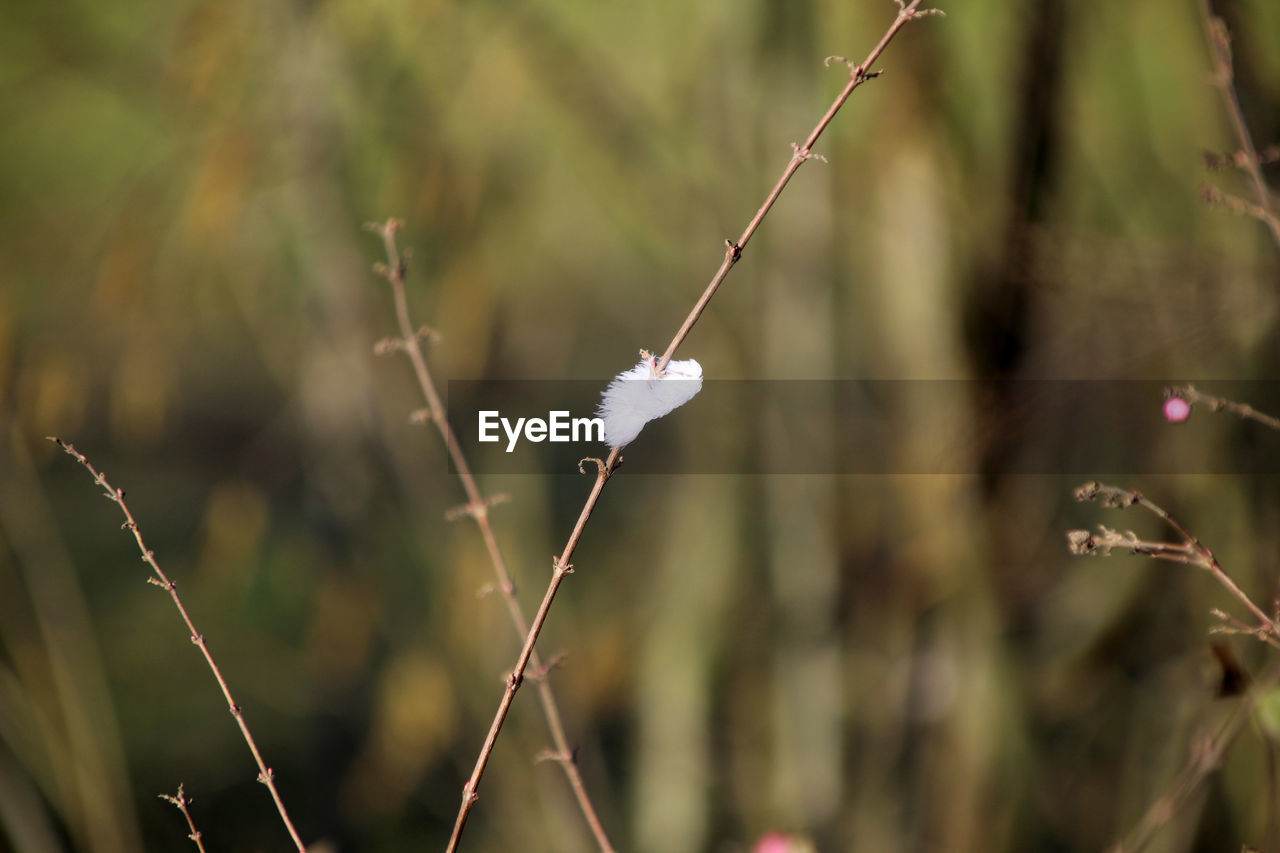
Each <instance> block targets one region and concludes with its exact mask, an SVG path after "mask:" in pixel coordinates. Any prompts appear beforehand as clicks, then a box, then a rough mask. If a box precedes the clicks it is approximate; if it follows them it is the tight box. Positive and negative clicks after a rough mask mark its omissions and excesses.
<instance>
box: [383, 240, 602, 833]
mask: <svg viewBox="0 0 1280 853" xmlns="http://www.w3.org/2000/svg"><path fill="white" fill-rule="evenodd" d="M366 227H367V228H368V229H369V230H370V231H373V232H375V233H377V234H378V235H379V236H381V237H382V241H383V245H384V247H385V249H386V252H387V263H386V265H385V266H384V265H379V268H378V272H379V273H381V274H382V275H383V277H384V278H386V279H387V281H388V282H390V284H391V292H392V296H393V298H394V299H395V308H396V320H397V322H398V323H399V325H400V338H399V339H398V340H397V341H396V342H395V344H396V348H397V349H403V350H404V351H405V353H406V354H407V355H408V356H409V361H410V362H412V364H413V372H414V374H415V375H416V376H417V378H418V385H419V386H420V387H421V389H422V394H423V396H424V397H426V399H427V412H426V416H427V417H428V418H429V419H430V420H431V422H432V423H434V424H435V425H436V428H437V429H438V430H439V432H440V438H441V439H442V440H443V441H444V444H445V447H446V448H447V449H448V451H449V456H450V458H452V460H453V464H454V467H455V468H456V469H457V471H458V479H459V480H461V481H462V489H463V491H464V492H466V495H467V503H466V504H465V505H464V506H463V507H462V510H461V513H462V514H465V515H470V516H471V517H472V518H474V519H475V522H476V526H477V527H479V528H480V536H481V538H482V539H484V546H485V550H487V551H488V552H489V561H490V562H491V563H492V564H493V572H494V575H495V576H496V577H497V581H498V584H497V590H498V593H499V594H500V595H501V596H502V600H503V601H504V602H505V603H506V605H507V613H508V614H509V615H510V616H511V624H512V625H513V626H514V627H515V630H516V633H517V634H518V635H519V637H521V638H523V637H525V636H526V635H527V634H528V633H529V622H528V620H527V619H526V618H525V615H524V610H523V609H522V608H521V607H520V602H519V601H518V600H517V599H516V585H515V582H514V581H513V580H512V578H511V573H510V571H508V570H507V561H506V559H505V558H504V557H503V555H502V549H501V548H500V547H499V546H498V539H497V537H496V536H495V535H494V533H493V525H492V524H491V523H490V521H489V507H490V506H492V505H493V503H494V502H495V499H493V498H489V499H486V498H484V497H482V496H481V494H480V489H479V487H478V486H477V485H476V480H475V477H474V476H472V474H471V467H470V465H468V464H467V457H466V454H464V453H463V452H462V447H461V445H460V444H459V443H458V438H457V436H456V435H455V434H454V432H453V428H452V427H451V426H450V425H449V418H448V413H447V412H446V411H445V407H444V404H443V403H442V402H441V400H440V394H439V391H438V390H437V388H436V383H435V380H434V379H433V377H432V375H431V370H430V369H429V368H428V367H427V360H426V358H425V357H424V356H423V354H422V346H421V339H422V337H423V335H422V334H421V333H420V332H416V331H415V330H414V328H413V323H412V322H411V321H410V318H409V305H408V301H407V299H406V298H405V287H404V277H405V273H406V271H407V264H406V262H405V259H404V257H403V256H402V255H401V253H400V251H399V249H398V248H397V247H396V232H397V231H398V230H399V229H400V227H401V223H400V222H399V221H397V220H395V219H390V220H388V221H387V222H386V223H385V224H378V223H370V224H369V225H367V226H366ZM530 663H532V665H533V668H534V671H535V672H537V673H538V675H539V677H538V679H537V684H538V699H539V701H540V702H541V703H542V710H543V714H544V715H545V716H546V718H547V727H548V728H549V729H550V730H551V741H552V743H553V744H554V746H555V749H554V751H549V753H550V756H549V757H551V758H553V759H554V760H555V761H556V763H558V764H559V765H560V767H561V768H562V769H563V770H564V774H565V776H566V778H567V779H568V781H569V787H570V788H572V789H573V796H574V798H575V799H577V801H578V807H579V808H580V809H582V814H583V816H584V817H585V818H586V819H587V825H588V826H589V827H590V828H591V834H592V835H594V836H595V839H596V845H597V846H598V847H599V848H600V850H601V851H602V853H612V851H613V846H612V845H611V844H610V843H609V836H608V835H607V834H606V833H605V831H604V826H603V825H602V824H601V823H600V818H599V816H597V814H596V810H595V806H593V805H592V803H591V797H590V796H589V795H588V794H587V788H586V785H584V784H583V782H582V774H581V773H580V772H579V771H578V764H577V761H576V760H575V758H574V754H573V750H572V749H571V748H570V746H569V741H568V738H567V737H566V736H565V731H564V722H563V721H562V719H561V717H560V707H559V705H557V704H556V698H555V694H554V693H553V692H552V690H551V683H550V680H549V679H548V678H547V675H548V668H547V667H546V666H544V665H543V663H542V661H541V660H539V658H538V655H537V653H536V652H535V653H534V654H533V655H531V657H530Z"/></svg>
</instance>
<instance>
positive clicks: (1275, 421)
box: [1165, 385, 1280, 432]
mask: <svg viewBox="0 0 1280 853" xmlns="http://www.w3.org/2000/svg"><path fill="white" fill-rule="evenodd" d="M1165 394H1166V395H1167V396H1170V397H1181V398H1182V399H1183V400H1186V401H1187V402H1188V403H1189V404H1191V405H1192V406H1196V405H1201V406H1207V407H1208V408H1209V411H1211V412H1230V413H1231V414H1233V415H1239V416H1240V417H1242V418H1245V419H1246V420H1251V421H1256V422H1258V423H1260V424H1262V425H1263V426H1265V427H1267V428H1269V429H1273V430H1276V431H1277V432H1280V418H1277V417H1276V416H1274V415H1268V414H1267V413H1266V412H1260V411H1258V410H1257V409H1255V408H1254V407H1253V406H1250V405H1249V404H1248V403H1236V402H1234V401H1232V400H1228V399H1226V398H1224V397H1214V396H1213V395H1212V394H1202V393H1201V392H1199V391H1197V390H1196V388H1195V386H1194V385H1178V386H1175V387H1173V388H1169V389H1168V390H1167V391H1165Z"/></svg>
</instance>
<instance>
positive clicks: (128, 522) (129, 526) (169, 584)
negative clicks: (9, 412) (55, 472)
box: [48, 435, 307, 853]
mask: <svg viewBox="0 0 1280 853" xmlns="http://www.w3.org/2000/svg"><path fill="white" fill-rule="evenodd" d="M48 439H49V440H50V441H52V442H53V443H55V444H57V445H58V446H59V447H61V448H62V449H63V450H65V451H66V452H67V453H68V454H69V455H71V456H73V457H75V459H76V461H78V462H79V463H80V464H81V465H83V466H84V467H85V468H87V469H88V471H89V473H90V474H92V475H93V481H94V482H95V483H97V484H98V485H99V486H101V487H102V489H103V492H104V493H105V496H106V498H107V500H110V501H114V502H115V503H116V504H117V505H118V506H119V507H120V511H121V512H122V513H124V519H125V521H124V524H123V525H122V527H123V528H124V529H125V530H128V531H130V532H132V533H133V538H134V539H135V540H137V543H138V550H139V551H141V552H142V560H143V562H145V563H146V564H147V565H148V566H150V567H151V571H152V572H153V573H154V575H155V576H154V577H150V578H147V582H148V583H151V584H155V585H156V586H158V587H160V588H161V589H163V590H164V591H165V592H167V593H169V597H170V598H171V599H173V605H174V607H177V608H178V613H179V615H181V616H182V621H183V622H185V623H186V625H187V630H188V631H190V632H191V642H192V643H193V644H195V646H196V647H197V648H199V649H200V653H201V654H202V655H204V660H205V663H207V664H208V665H209V670H210V671H211V672H212V673H213V677H214V679H215V680H216V681H217V682H218V687H219V688H221V690H222V696H223V698H225V699H226V700H227V707H228V708H229V709H230V710H231V715H232V716H233V717H235V720H236V725H238V726H239V727H240V734H241V735H243V736H244V742H245V743H246V744H248V745H249V752H251V753H253V760H254V761H255V762H256V763H257V765H258V781H259V782H261V783H262V784H263V785H266V786H267V790H268V791H270V792H271V799H272V800H274V801H275V804H276V810H277V811H279V812H280V819H281V820H282V821H283V822H284V825H285V829H287V830H289V836H290V837H291V838H292V839H293V843H294V844H295V845H296V846H297V848H298V850H299V853H306V849H307V848H306V846H305V845H304V844H303V843H302V839H301V838H300V837H299V836H298V831H297V830H296V829H294V827H293V821H292V820H290V819H289V813H288V811H286V810H285V807H284V800H282V799H280V792H279V791H278V790H276V783H275V772H274V771H273V770H272V769H271V768H270V767H268V766H267V764H266V762H265V761H263V760H262V753H261V752H260V751H259V750H258V744H257V742H256V741H254V739H253V734H252V733H251V732H250V731H249V725H248V723H246V722H245V720H244V713H243V712H242V711H241V710H240V706H239V705H238V704H236V700H235V699H234V698H232V696H231V688H230V687H228V686H227V680H226V679H225V678H224V677H223V675H222V670H221V669H219V668H218V664H217V662H216V661H214V659H213V654H212V653H210V651H209V645H208V643H206V642H205V639H204V635H203V634H201V633H200V632H199V631H197V630H196V626H195V623H193V622H192V621H191V617H190V616H189V615H188V614H187V608H186V607H185V606H184V605H183V603H182V599H181V598H179V597H178V587H177V584H176V583H174V582H173V581H171V580H169V576H168V575H166V574H165V573H164V571H163V570H162V569H161V568H160V564H159V563H157V562H156V555H155V552H153V551H152V550H151V549H149V548H148V547H147V545H146V543H145V542H143V541H142V531H140V530H139V529H138V522H137V521H135V520H134V518H133V513H132V512H130V511H129V506H128V504H126V503H125V502H124V489H117V488H115V487H114V486H112V485H111V484H110V483H108V482H107V478H106V477H105V476H103V474H102V473H101V472H99V471H98V470H97V469H96V468H94V467H93V464H92V463H90V462H89V460H88V459H87V458H85V455H84V454H83V453H81V452H80V451H78V450H76V449H75V447H74V446H73V445H71V444H68V443H67V442H65V441H63V440H62V439H60V438H58V437H57V436H52V435H51V436H48ZM179 790H181V789H179Z"/></svg>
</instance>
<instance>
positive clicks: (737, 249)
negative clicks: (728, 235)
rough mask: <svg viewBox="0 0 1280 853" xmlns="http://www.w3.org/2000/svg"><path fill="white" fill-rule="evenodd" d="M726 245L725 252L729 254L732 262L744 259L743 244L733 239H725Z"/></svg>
mask: <svg viewBox="0 0 1280 853" xmlns="http://www.w3.org/2000/svg"><path fill="white" fill-rule="evenodd" d="M724 247H725V254H726V255H728V256H729V260H730V262H732V263H735V264H736V263H737V262H738V261H740V260H742V246H740V245H738V244H737V243H735V242H734V241H733V240H725V241H724Z"/></svg>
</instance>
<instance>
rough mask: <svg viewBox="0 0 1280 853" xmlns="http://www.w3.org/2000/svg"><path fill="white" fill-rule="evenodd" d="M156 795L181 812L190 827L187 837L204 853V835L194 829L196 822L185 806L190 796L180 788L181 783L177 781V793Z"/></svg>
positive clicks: (188, 803)
mask: <svg viewBox="0 0 1280 853" xmlns="http://www.w3.org/2000/svg"><path fill="white" fill-rule="evenodd" d="M158 796H159V797H160V799H162V800H164V801H166V802H170V803H173V805H174V806H175V807H176V808H177V809H178V811H180V812H182V816H183V817H185V818H186V819H187V826H188V827H190V828H191V834H190V835H188V836H187V838H190V839H191V841H192V842H193V843H194V844H195V845H196V849H197V850H199V851H200V853H204V840H203V839H204V836H203V835H202V834H201V833H200V830H198V829H196V822H195V821H194V820H192V819H191V811H190V810H189V809H188V808H187V806H189V805H191V798H190V797H188V796H187V794H186V792H185V791H183V790H182V783H181V782H179V783H178V793H177V794H159V795H158Z"/></svg>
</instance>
